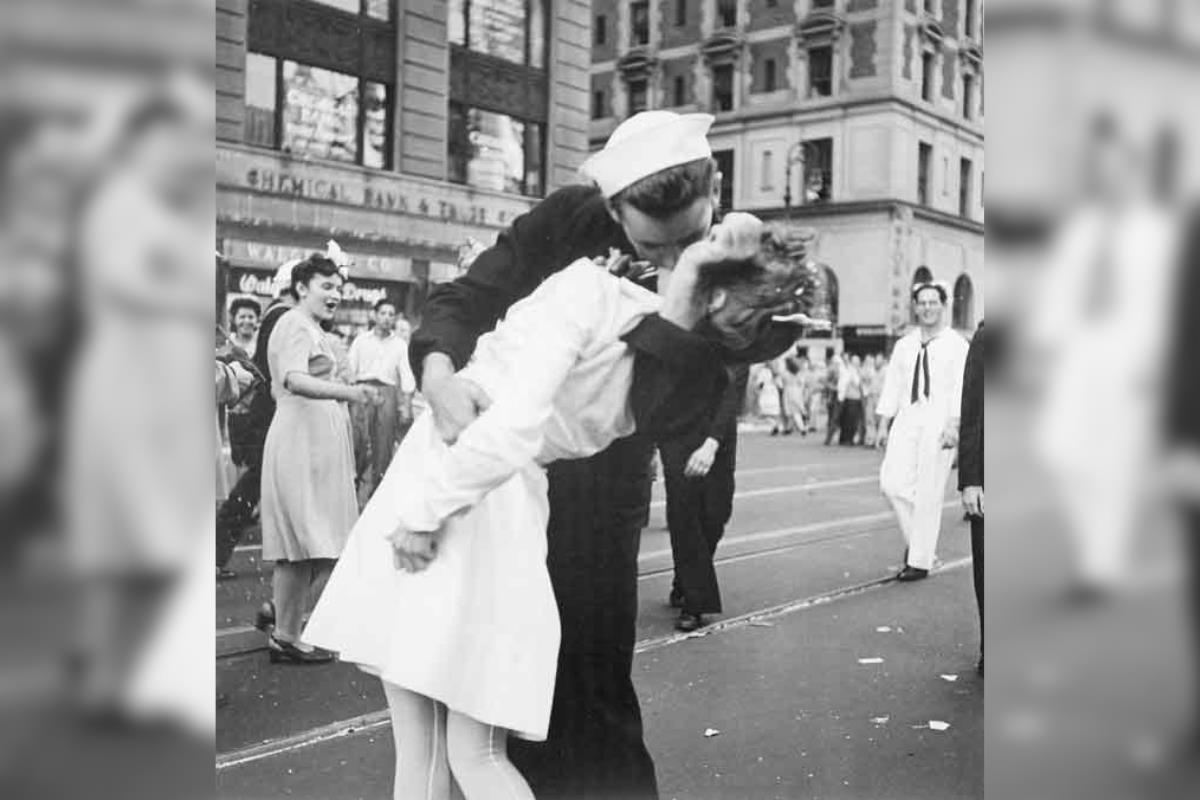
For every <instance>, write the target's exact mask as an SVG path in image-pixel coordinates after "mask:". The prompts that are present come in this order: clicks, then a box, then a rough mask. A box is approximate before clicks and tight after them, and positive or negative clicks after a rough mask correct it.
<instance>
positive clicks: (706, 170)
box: [611, 158, 717, 217]
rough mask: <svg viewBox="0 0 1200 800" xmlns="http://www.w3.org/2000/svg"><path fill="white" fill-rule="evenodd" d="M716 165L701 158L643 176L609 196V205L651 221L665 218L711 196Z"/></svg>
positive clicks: (714, 161) (618, 210)
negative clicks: (633, 210)
mask: <svg viewBox="0 0 1200 800" xmlns="http://www.w3.org/2000/svg"><path fill="white" fill-rule="evenodd" d="M716 175H717V162H716V160H715V159H712V158H701V159H697V160H696V161H689V162H687V163H686V164H680V165H678V166H675V167H668V168H667V169H664V170H662V171H661V172H656V173H654V174H653V175H647V176H646V177H645V178H642V179H641V180H639V181H635V182H634V183H632V184H630V185H629V186H627V187H625V188H624V189H622V190H621V191H619V192H617V193H616V194H615V195H613V197H612V200H611V203H612V206H613V208H615V209H617V212H618V213H620V210H621V204H622V203H628V204H629V205H631V206H633V207H634V208H636V209H637V210H638V211H641V212H642V213H643V214H646V215H648V216H651V217H668V216H670V215H672V214H676V213H678V212H680V211H682V210H683V209H685V208H687V207H688V206H690V205H692V204H693V203H695V202H696V201H697V200H700V199H702V198H705V197H709V196H711V195H712V192H713V181H715V180H716Z"/></svg>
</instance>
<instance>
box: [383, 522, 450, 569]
mask: <svg viewBox="0 0 1200 800" xmlns="http://www.w3.org/2000/svg"><path fill="white" fill-rule="evenodd" d="M388 538H389V539H390V540H391V542H392V560H393V563H394V564H395V565H396V569H399V570H403V571H404V572H421V571H422V570H424V569H426V568H427V567H428V566H429V565H430V564H431V563H433V559H434V557H436V556H437V546H438V536H437V532H436V531H410V530H407V529H405V528H398V529H397V530H396V532H395V533H393V534H392V535H391V536H389V537H388Z"/></svg>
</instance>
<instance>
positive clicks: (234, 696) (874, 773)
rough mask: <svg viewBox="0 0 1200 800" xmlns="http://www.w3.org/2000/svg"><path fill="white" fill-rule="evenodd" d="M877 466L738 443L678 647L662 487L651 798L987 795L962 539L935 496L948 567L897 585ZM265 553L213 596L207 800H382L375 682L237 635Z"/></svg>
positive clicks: (262, 575)
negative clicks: (716, 543)
mask: <svg viewBox="0 0 1200 800" xmlns="http://www.w3.org/2000/svg"><path fill="white" fill-rule="evenodd" d="M879 459H880V455H879V453H878V452H875V451H872V450H869V449H865V448H843V447H836V446H835V447H824V446H822V444H821V442H820V441H819V440H816V439H814V437H812V436H810V437H807V438H802V437H799V436H792V437H770V436H768V435H766V434H765V433H762V432H745V433H743V434H742V436H741V441H740V443H739V469H738V497H737V499H736V501H735V506H734V516H733V520H732V523H731V525H730V526H729V529H728V531H727V533H726V537H725V539H724V541H723V542H722V545H721V547H720V549H719V550H718V554H717V558H718V574H719V576H720V580H721V585H722V594H723V599H724V602H725V611H726V613H725V614H724V615H723V616H717V617H714V618H713V624H711V625H710V626H709V627H707V628H704V629H702V630H701V631H699V632H698V633H697V634H693V635H689V636H685V635H681V634H678V633H676V632H675V631H674V629H673V627H672V623H673V621H674V615H675V612H673V611H672V610H671V609H669V608H668V607H667V606H666V604H665V599H666V595H667V591H668V589H669V585H670V570H671V558H670V549H669V541H668V536H667V532H666V530H665V523H664V512H665V508H664V504H663V502H662V500H663V498H662V493H661V492H662V485H661V482H659V483H657V484H656V486H655V498H654V499H655V505H654V507H652V513H651V521H650V525H649V527H648V528H647V530H646V531H645V533H644V534H643V541H642V548H641V557H640V559H639V564H640V579H639V607H640V612H639V620H638V631H637V637H638V655H637V657H636V659H635V665H634V679H635V684H636V685H637V688H638V692H639V695H640V697H641V701H642V709H643V713H644V716H645V724H646V740H647V744H648V746H649V748H650V750H651V753H652V754H653V756H654V758H655V763H656V765H657V768H658V778H659V785H660V790H661V793H662V797H663V798H681V800H682V799H683V798H725V799H728V800H737V799H740V798H800V797H803V798H809V797H811V798H875V797H878V798H971V797H981V796H982V793H983V789H982V785H983V691H982V681H981V679H980V678H978V677H977V676H976V674H975V663H976V659H977V657H978V637H979V632H978V625H977V622H976V615H975V606H974V596H973V594H972V588H971V574H970V565H969V561H968V559H967V556H968V555H969V542H968V536H967V529H966V525H965V523H963V522H962V518H961V512H960V511H959V510H958V506H957V503H956V493H954V492H953V491H952V490H951V491H948V492H947V495H946V500H947V508H946V511H945V515H944V521H943V532H942V540H941V546H940V549H939V556H940V559H941V562H942V566H941V568H940V569H939V570H938V571H937V572H935V574H934V575H932V576H931V577H930V578H929V579H928V580H926V581H923V582H919V583H915V584H898V583H895V582H894V581H891V580H890V577H891V575H893V574H894V572H895V571H896V569H897V568H898V567H899V565H900V555H901V551H902V549H903V544H902V542H901V539H900V535H899V532H898V530H897V529H896V527H895V524H894V523H893V521H892V519H891V515H890V513H889V512H888V509H887V505H886V503H885V502H884V501H883V499H882V498H881V497H880V496H879V492H878V481H877V473H878V466H879ZM952 480H953V478H952ZM257 557H258V551H257V550H256V549H253V537H252V536H250V537H248V538H247V542H246V546H244V547H243V548H242V549H241V550H239V552H238V553H237V557H236V559H235V563H234V568H235V569H237V570H238V571H239V573H240V574H239V578H238V579H237V580H235V581H230V582H226V583H223V584H221V585H220V586H219V588H218V600H217V602H218V608H217V621H218V632H217V636H218V652H224V653H227V654H228V655H226V656H225V657H222V658H219V659H218V664H217V685H218V689H219V691H220V692H222V693H223V694H224V695H225V696H226V697H227V698H228V702H227V703H226V704H225V705H224V706H223V707H222V708H220V709H219V710H218V735H217V750H218V772H217V783H218V789H219V794H220V796H221V797H224V798H245V799H247V800H249V799H251V798H269V797H294V798H313V799H314V800H316V799H317V798H320V799H321V800H330V799H331V798H384V797H389V796H390V779H391V768H392V767H391V759H392V757H393V756H392V747H391V738H390V737H391V733H390V729H389V728H388V727H387V725H386V719H385V714H384V711H383V709H384V702H383V698H382V694H381V692H380V690H379V688H378V684H377V682H376V681H375V680H374V679H372V678H370V677H368V676H366V675H363V674H361V673H359V672H358V671H357V670H356V669H354V668H353V667H351V666H348V665H344V664H332V665H327V666H318V667H290V666H273V665H270V664H269V663H268V662H267V659H266V653H265V652H264V651H262V650H261V646H262V637H261V635H259V634H257V633H256V632H249V631H246V630H245V628H246V627H247V626H248V624H249V621H250V620H251V619H252V618H253V610H254V608H255V607H256V606H257V605H258V603H260V602H261V601H262V600H263V599H265V598H266V597H268V596H269V573H267V572H264V571H262V570H261V567H260V565H259V564H258V562H257ZM222 642H224V645H225V646H224V647H223V646H222ZM256 648H257V649H256ZM864 660H865V661H864Z"/></svg>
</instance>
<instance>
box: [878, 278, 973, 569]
mask: <svg viewBox="0 0 1200 800" xmlns="http://www.w3.org/2000/svg"><path fill="white" fill-rule="evenodd" d="M947 299H948V295H947V292H946V288H945V287H944V286H942V285H940V284H934V283H922V284H918V285H917V286H915V287H913V290H912V301H913V305H914V306H915V309H916V314H917V322H918V327H917V328H916V329H915V330H912V331H910V332H909V333H907V334H905V335H904V336H903V337H902V338H901V339H900V341H898V342H896V347H895V349H894V350H893V351H892V358H891V361H890V362H889V363H888V366H887V372H886V373H885V375H884V380H883V391H882V393H881V394H880V397H879V406H878V408H877V413H878V414H879V431H878V434H877V437H876V440H877V441H879V442H883V443H884V444H885V445H886V447H887V450H886V452H885V454H884V457H883V465H882V467H881V468H880V470H879V488H880V490H881V491H882V492H883V494H884V496H885V497H887V499H888V502H890V503H891V504H892V508H893V509H894V510H895V512H896V518H897V520H898V522H899V523H900V532H901V533H902V534H903V535H904V541H905V543H906V544H907V546H908V550H907V554H906V558H905V564H904V567H903V569H901V570H900V573H899V574H898V575H897V576H896V578H897V579H898V580H901V581H916V580H920V579H922V578H924V577H926V576H928V575H929V570H930V569H931V568H932V567H933V560H934V556H935V555H936V552H937V541H938V534H939V533H940V532H941V527H942V503H943V499H944V496H945V493H946V480H947V479H948V478H949V477H950V466H951V463H952V462H953V460H954V452H955V448H957V446H958V424H959V414H960V410H959V409H960V406H961V402H962V385H963V367H964V365H965V363H966V358H967V341H966V340H965V339H964V338H963V337H962V336H961V335H959V334H958V333H957V332H955V331H953V330H950V329H949V328H947V326H946V324H945V316H946V301H947ZM893 421H894V422H893Z"/></svg>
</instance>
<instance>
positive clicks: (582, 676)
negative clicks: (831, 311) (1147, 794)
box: [410, 111, 799, 800]
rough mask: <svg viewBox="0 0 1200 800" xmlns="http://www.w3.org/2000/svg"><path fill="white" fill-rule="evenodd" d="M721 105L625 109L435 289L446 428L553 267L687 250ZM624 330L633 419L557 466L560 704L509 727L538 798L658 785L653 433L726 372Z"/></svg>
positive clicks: (434, 367)
mask: <svg viewBox="0 0 1200 800" xmlns="http://www.w3.org/2000/svg"><path fill="white" fill-rule="evenodd" d="M712 119H713V118H712V117H711V116H710V115H707V114H686V115H679V114H675V113H672V112H668V111H648V112H643V113H641V114H637V115H635V116H634V117H631V118H630V119H628V120H626V121H625V122H624V123H622V124H621V125H620V126H619V127H618V128H617V130H616V131H615V132H614V133H613V135H612V137H611V138H610V140H609V142H608V144H607V145H606V146H605V148H604V149H603V150H602V151H600V152H599V153H596V154H595V155H593V156H592V157H591V158H590V159H589V160H588V162H587V163H586V164H585V165H584V168H583V170H582V171H583V173H584V174H585V175H586V176H587V177H589V178H591V179H592V180H593V181H594V182H595V184H596V185H593V186H571V187H567V188H564V189H560V190H558V191H556V192H554V193H553V194H551V195H550V196H549V197H547V198H546V199H545V200H543V201H542V202H541V203H539V204H538V205H537V206H536V207H534V208H533V209H532V210H530V211H529V212H528V213H527V214H525V215H523V216H521V217H519V218H518V219H516V220H515V221H514V222H513V224H512V226H511V227H510V228H509V229H508V230H506V231H505V232H503V233H502V234H500V236H499V237H498V239H497V241H496V244H495V245H494V246H492V247H491V248H490V249H488V250H486V251H484V252H483V253H482V254H480V255H479V256H478V257H477V258H476V259H475V261H474V262H473V263H472V265H471V267H470V269H469V270H468V272H467V273H466V274H465V275H463V276H462V277H460V278H459V279H457V280H455V281H453V282H452V283H449V284H444V285H442V286H439V287H438V288H437V289H435V290H434V292H433V293H432V294H431V295H430V297H429V299H428V301H427V303H426V304H425V307H424V309H423V314H422V322H421V326H420V327H419V328H418V329H417V330H416V332H415V333H414V334H413V337H412V341H411V343H410V358H411V360H412V366H413V370H414V372H415V373H416V374H417V376H418V380H419V381H420V386H421V391H422V394H423V395H424V396H425V398H426V400H427V401H428V403H429V406H430V408H431V411H432V413H433V414H434V415H435V420H436V421H437V424H438V427H439V430H440V431H441V432H442V434H443V436H444V437H445V438H446V439H447V440H452V439H453V438H454V437H455V436H456V435H457V433H458V432H459V431H461V430H462V429H463V428H464V427H465V426H466V425H467V424H469V423H470V421H471V420H472V419H474V417H475V416H477V415H478V414H479V413H480V411H481V410H482V409H483V408H485V407H486V406H487V404H488V402H489V399H488V398H487V397H486V396H485V395H484V393H483V391H482V390H481V389H480V388H479V387H477V386H474V385H472V384H470V383H469V382H468V381H466V380H464V379H462V378H459V377H458V376H456V375H455V372H456V371H457V370H458V369H460V368H461V367H463V366H464V365H465V364H466V363H467V361H468V359H469V358H470V356H471V353H472V352H473V350H474V347H475V342H476V340H477V339H478V338H479V336H480V335H482V334H483V333H485V332H486V331H489V330H491V329H492V327H494V326H495V324H496V322H497V321H498V320H499V319H500V318H501V317H502V316H503V315H504V313H505V311H506V310H507V309H508V307H509V306H511V305H512V304H513V303H515V302H517V301H518V300H520V299H521V298H523V297H525V296H526V295H528V294H529V293H530V292H532V291H533V289H534V288H535V287H536V286H537V285H538V284H539V283H540V282H541V281H542V280H544V279H545V278H546V277H547V276H549V275H550V274H552V273H554V272H556V271H558V270H560V269H562V268H563V267H565V266H567V265H568V264H570V263H572V262H573V261H575V260H577V259H579V258H581V257H588V258H595V257H599V256H606V255H607V254H609V252H610V250H613V249H615V250H619V251H620V252H622V253H625V254H628V255H629V256H632V257H634V258H637V259H642V260H645V261H648V262H651V263H652V264H653V265H655V266H657V267H658V268H659V270H660V271H662V272H663V273H664V274H669V270H670V269H671V268H672V267H673V266H674V264H675V262H676V260H677V259H678V257H679V254H680V252H682V250H683V249H684V248H685V247H687V246H688V245H689V244H692V243H693V242H695V241H697V240H699V239H701V238H703V237H704V236H706V235H707V234H708V231H709V228H710V227H711V225H712V223H713V221H714V219H715V218H716V215H717V213H718V205H717V204H718V198H719V196H720V182H721V176H720V174H719V173H718V172H717V171H716V163H715V161H714V160H713V158H712V151H711V148H710V147H709V144H708V140H707V134H708V129H709V127H710V126H711V124H712ZM597 268H600V267H597ZM580 300H581V302H587V298H581V299H580ZM798 333H799V329H798V327H797V325H794V324H791V323H786V322H778V323H773V328H772V330H771V336H770V337H768V340H767V341H766V342H765V343H764V344H762V345H761V346H760V347H761V349H762V350H763V353H761V354H759V353H755V354H748V353H740V354H737V357H738V360H744V361H752V360H763V358H765V357H771V353H774V354H776V355H777V354H778V353H779V352H782V351H783V350H784V349H785V348H786V347H788V346H790V345H791V343H792V342H794V341H795V339H796V337H797V336H798ZM625 340H626V342H627V343H628V344H629V345H630V346H631V347H633V348H634V350H635V351H636V354H637V359H636V362H635V376H636V378H635V388H634V391H633V392H632V393H631V397H630V402H631V406H632V410H633V413H634V416H635V418H636V420H637V427H638V430H639V433H638V434H635V435H634V436H631V437H628V438H626V439H622V440H619V441H617V442H616V443H614V444H613V445H612V446H611V447H609V448H608V449H607V450H605V451H603V452H601V453H599V454H597V455H595V456H593V457H591V458H588V459H581V460H577V461H566V462H562V461H560V462H556V463H554V464H552V465H551V466H550V467H549V498H550V522H549V526H548V531H547V540H548V546H549V555H548V559H547V561H548V566H549V571H550V578H551V582H552V584H553V586H554V591H555V595H556V599H557V601H558V606H559V615H560V619H561V623H562V643H561V646H560V652H559V662H558V675H557V681H556V685H555V695H554V706H553V710H552V713H551V719H550V730H549V738H548V740H547V741H546V742H544V743H540V744H534V743H530V742H523V741H515V740H514V741H512V742H511V743H510V748H509V749H510V755H511V756H512V760H513V762H514V763H515V764H516V765H517V767H518V768H519V769H520V770H521V772H522V773H523V774H524V775H525V777H526V779H527V780H528V781H529V784H530V786H531V788H532V789H533V790H534V793H535V794H536V795H537V797H538V798H541V799H542V800H545V799H546V798H585V797H586V798H597V799H599V798H614V799H615V798H621V800H629V799H630V798H655V797H657V796H658V791H657V786H656V781H655V774H654V763H653V761H652V760H651V758H650V754H649V752H648V751H647V750H646V746H645V743H644V741H643V733H642V718H641V710H640V708H639V705H638V698H637V694H636V693H635V691H634V688H633V681H632V678H631V671H632V667H633V650H634V639H635V630H634V623H635V618H636V615H637V555H638V545H639V540H640V534H641V528H642V525H643V520H644V518H645V512H646V509H647V506H648V504H649V500H650V458H651V452H652V447H653V444H652V441H651V439H650V437H649V435H648V434H647V433H646V432H647V431H650V430H667V429H669V428H673V429H674V430H685V429H686V428H687V427H688V426H690V425H698V424H700V423H701V420H702V418H703V415H704V414H705V413H706V412H707V409H709V408H711V407H712V404H713V403H714V402H715V399H716V398H717V397H719V395H720V392H721V391H722V390H723V389H724V386H725V382H726V380H727V377H726V374H725V371H724V369H723V368H722V367H720V366H719V364H720V358H719V357H714V353H713V350H712V345H710V344H708V343H707V341H706V340H705V339H704V338H703V337H702V336H700V335H698V334H697V333H694V332H689V331H684V330H683V329H681V328H678V327H676V326H674V325H672V324H671V323H669V322H667V321H665V320H663V319H661V318H660V317H657V316H651V317H648V318H646V319H645V320H644V321H643V322H642V323H641V324H639V325H638V327H637V328H635V329H634V330H633V331H631V332H630V333H629V334H628V335H627V336H626V337H625ZM760 355H761V356H762V357H759V356H760Z"/></svg>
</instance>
